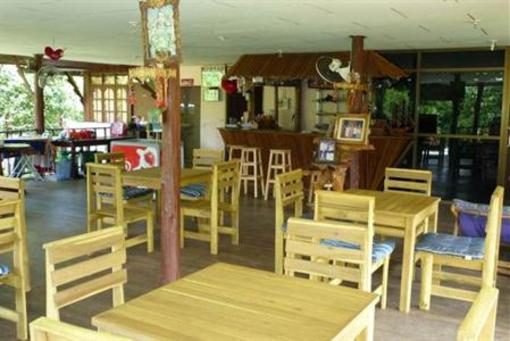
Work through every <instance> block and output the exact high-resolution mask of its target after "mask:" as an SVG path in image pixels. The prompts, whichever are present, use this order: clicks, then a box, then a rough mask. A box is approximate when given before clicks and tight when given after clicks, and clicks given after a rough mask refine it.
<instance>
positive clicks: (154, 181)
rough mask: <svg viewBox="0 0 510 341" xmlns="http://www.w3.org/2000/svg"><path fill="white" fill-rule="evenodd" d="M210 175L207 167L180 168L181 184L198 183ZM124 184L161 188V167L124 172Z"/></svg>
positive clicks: (210, 172)
mask: <svg viewBox="0 0 510 341" xmlns="http://www.w3.org/2000/svg"><path fill="white" fill-rule="evenodd" d="M211 176H212V171H211V170H208V169H192V168H182V169H181V186H184V185H187V184H192V183H200V182H201V181H204V180H205V179H209V178H210V177H211ZM122 181H123V183H124V185H128V186H146V187H149V188H152V189H160V188H161V168H160V167H152V168H144V169H138V170H135V171H131V172H124V173H123V175H122Z"/></svg>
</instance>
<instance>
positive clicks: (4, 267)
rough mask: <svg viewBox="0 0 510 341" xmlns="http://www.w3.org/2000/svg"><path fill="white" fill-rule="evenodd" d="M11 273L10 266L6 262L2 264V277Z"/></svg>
mask: <svg viewBox="0 0 510 341" xmlns="http://www.w3.org/2000/svg"><path fill="white" fill-rule="evenodd" d="M8 274H9V267H8V266H7V265H4V264H0V277H3V276H7V275H8Z"/></svg>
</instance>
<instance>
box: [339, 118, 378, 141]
mask: <svg viewBox="0 0 510 341" xmlns="http://www.w3.org/2000/svg"><path fill="white" fill-rule="evenodd" d="M369 124H370V115H369V114H341V115H338V116H337V118H336V123H335V130H334V134H333V136H334V137H335V139H336V140H338V141H341V142H346V143H354V144H367V143H368V126H369Z"/></svg>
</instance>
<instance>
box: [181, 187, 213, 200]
mask: <svg viewBox="0 0 510 341" xmlns="http://www.w3.org/2000/svg"><path fill="white" fill-rule="evenodd" d="M206 191H207V186H206V185H204V184H191V185H187V186H183V187H181V195H184V196H187V197H190V198H194V199H198V198H202V197H204V196H205V192H206Z"/></svg>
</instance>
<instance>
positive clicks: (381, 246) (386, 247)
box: [321, 239, 395, 263]
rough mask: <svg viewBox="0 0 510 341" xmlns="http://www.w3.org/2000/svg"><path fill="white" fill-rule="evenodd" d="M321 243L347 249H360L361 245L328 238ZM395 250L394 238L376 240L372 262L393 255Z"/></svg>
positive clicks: (373, 246)
mask: <svg viewBox="0 0 510 341" xmlns="http://www.w3.org/2000/svg"><path fill="white" fill-rule="evenodd" d="M321 245H323V246H332V247H343V248H346V249H354V250H359V245H358V244H354V243H349V242H344V241H341V240H333V239H326V240H323V241H321ZM393 250H395V241H394V240H384V241H377V242H374V243H373V245H372V262H374V263H376V262H378V261H380V260H381V259H384V258H386V257H388V256H389V255H391V254H392V253H393Z"/></svg>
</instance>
